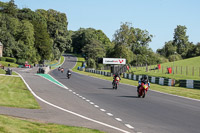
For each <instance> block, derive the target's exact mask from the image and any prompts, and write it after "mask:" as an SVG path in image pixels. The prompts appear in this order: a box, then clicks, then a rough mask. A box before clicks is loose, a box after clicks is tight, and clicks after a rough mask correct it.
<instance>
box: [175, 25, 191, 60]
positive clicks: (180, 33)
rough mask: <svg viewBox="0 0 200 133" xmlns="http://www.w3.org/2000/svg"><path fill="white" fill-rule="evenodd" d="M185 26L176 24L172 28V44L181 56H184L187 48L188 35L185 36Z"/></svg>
mask: <svg viewBox="0 0 200 133" xmlns="http://www.w3.org/2000/svg"><path fill="white" fill-rule="evenodd" d="M186 30H187V28H186V27H185V26H181V25H178V26H177V27H176V28H175V29H174V40H173V43H172V44H173V46H176V47H177V53H178V54H180V55H181V56H182V57H183V58H185V57H186V55H187V52H188V49H189V41H188V36H186Z"/></svg>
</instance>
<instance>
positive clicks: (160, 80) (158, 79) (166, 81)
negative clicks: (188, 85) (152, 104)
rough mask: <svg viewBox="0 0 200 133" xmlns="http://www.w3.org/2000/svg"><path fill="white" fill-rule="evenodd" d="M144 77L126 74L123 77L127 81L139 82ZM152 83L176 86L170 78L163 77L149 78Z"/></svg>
mask: <svg viewBox="0 0 200 133" xmlns="http://www.w3.org/2000/svg"><path fill="white" fill-rule="evenodd" d="M142 76H143V75H132V74H127V73H124V74H123V77H124V78H126V79H131V80H135V81H139V80H140V79H141V78H142ZM147 77H148V79H149V82H150V83H154V84H159V85H166V86H174V85H175V80H173V79H169V78H161V77H152V76H147Z"/></svg>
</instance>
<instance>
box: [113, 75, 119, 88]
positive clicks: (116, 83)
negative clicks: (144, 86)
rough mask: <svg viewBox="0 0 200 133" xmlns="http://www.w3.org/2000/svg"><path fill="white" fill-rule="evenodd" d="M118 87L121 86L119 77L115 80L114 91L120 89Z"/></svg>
mask: <svg viewBox="0 0 200 133" xmlns="http://www.w3.org/2000/svg"><path fill="white" fill-rule="evenodd" d="M118 85H119V78H118V77H117V78H116V79H115V80H114V82H113V89H115V90H116V89H117V87H118Z"/></svg>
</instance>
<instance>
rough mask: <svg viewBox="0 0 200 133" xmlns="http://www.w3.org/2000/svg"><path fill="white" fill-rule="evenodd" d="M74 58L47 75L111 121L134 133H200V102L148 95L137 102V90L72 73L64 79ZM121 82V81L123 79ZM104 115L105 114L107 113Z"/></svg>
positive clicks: (160, 94)
mask: <svg viewBox="0 0 200 133" xmlns="http://www.w3.org/2000/svg"><path fill="white" fill-rule="evenodd" d="M74 62H76V58H75V57H70V58H68V57H67V58H66V61H65V63H64V64H63V65H62V67H64V68H65V72H64V74H62V73H60V72H58V71H57V70H54V71H52V72H51V73H50V74H51V75H52V76H53V77H54V78H56V79H57V80H58V81H60V82H61V83H62V84H64V85H65V86H67V87H68V88H70V89H71V90H72V91H74V92H76V93H78V94H79V95H81V96H83V97H85V98H87V99H89V100H90V101H92V102H93V103H95V104H96V105H98V106H100V107H101V108H103V109H105V110H106V112H109V113H111V114H112V115H113V116H112V117H113V119H115V118H120V119H121V120H122V121H121V123H123V124H126V123H128V124H129V125H130V126H132V127H134V131H136V132H142V133H189V132H191V133H199V132H200V126H199V124H200V101H198V100H191V99H186V98H181V97H177V96H172V95H166V94H162V93H158V92H154V91H148V93H147V95H146V97H145V98H144V99H142V98H137V93H136V87H134V86H129V85H124V84H120V85H119V88H118V89H117V90H113V89H112V85H111V82H110V81H105V80H101V79H97V78H94V77H88V76H84V75H80V74H78V73H72V77H71V79H67V78H66V71H67V69H69V68H72V67H73V66H74ZM122 80H123V79H122ZM106 112H105V113H106Z"/></svg>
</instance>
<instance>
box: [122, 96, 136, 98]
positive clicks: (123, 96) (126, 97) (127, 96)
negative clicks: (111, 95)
mask: <svg viewBox="0 0 200 133" xmlns="http://www.w3.org/2000/svg"><path fill="white" fill-rule="evenodd" d="M118 97H125V98H138V96H118Z"/></svg>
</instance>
